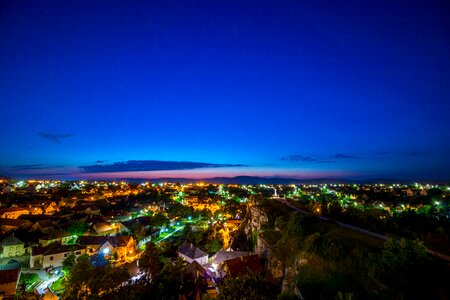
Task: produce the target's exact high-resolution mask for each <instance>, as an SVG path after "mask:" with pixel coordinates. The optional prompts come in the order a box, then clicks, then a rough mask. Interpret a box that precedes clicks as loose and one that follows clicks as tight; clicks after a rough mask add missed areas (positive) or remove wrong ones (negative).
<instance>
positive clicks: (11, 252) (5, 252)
mask: <svg viewBox="0 0 450 300" xmlns="http://www.w3.org/2000/svg"><path fill="white" fill-rule="evenodd" d="M24 246H25V243H24V242H22V241H21V240H19V239H18V238H16V237H15V236H14V234H12V235H10V236H8V237H6V238H4V239H3V240H2V241H0V251H1V252H0V257H3V258H6V257H15V256H22V255H24V254H25V247H24Z"/></svg>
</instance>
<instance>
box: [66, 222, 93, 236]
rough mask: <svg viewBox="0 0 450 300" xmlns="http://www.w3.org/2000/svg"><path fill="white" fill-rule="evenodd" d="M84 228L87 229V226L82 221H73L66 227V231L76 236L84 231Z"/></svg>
mask: <svg viewBox="0 0 450 300" xmlns="http://www.w3.org/2000/svg"><path fill="white" fill-rule="evenodd" d="M86 230H88V226H87V225H86V224H85V223H83V222H78V221H77V222H75V223H73V224H72V225H71V226H70V227H69V228H67V231H68V232H69V233H70V234H71V235H76V236H80V235H82V234H83V233H85V232H86Z"/></svg>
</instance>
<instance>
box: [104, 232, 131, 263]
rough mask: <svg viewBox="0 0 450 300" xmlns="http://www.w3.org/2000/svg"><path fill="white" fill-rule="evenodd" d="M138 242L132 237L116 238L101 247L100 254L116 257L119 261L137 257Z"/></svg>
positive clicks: (111, 238)
mask: <svg viewBox="0 0 450 300" xmlns="http://www.w3.org/2000/svg"><path fill="white" fill-rule="evenodd" d="M135 250H136V242H135V241H134V239H133V237H132V236H114V237H109V238H108V240H107V241H106V242H105V243H104V244H103V245H101V246H100V248H99V249H98V251H99V253H102V254H104V255H105V256H109V255H116V254H117V258H119V259H125V258H128V257H133V256H134V255H135Z"/></svg>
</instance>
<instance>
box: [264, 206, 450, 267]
mask: <svg viewBox="0 0 450 300" xmlns="http://www.w3.org/2000/svg"><path fill="white" fill-rule="evenodd" d="M272 199H274V200H276V201H278V202H280V203H283V204H284V205H286V206H289V207H290V208H292V209H295V210H296V211H298V212H300V213H302V214H305V215H309V214H311V213H310V212H308V211H306V210H303V209H301V208H298V207H296V206H294V205H292V204H290V203H289V202H288V201H287V200H286V199H284V198H272ZM318 217H319V219H321V220H322V221H331V222H334V223H336V224H337V225H339V226H341V227H345V228H349V229H352V230H355V231H358V232H361V233H363V234H366V235H369V236H372V237H374V238H377V239H380V240H384V241H387V240H389V239H390V237H389V236H387V235H383V234H379V233H376V232H372V231H370V230H367V229H364V228H361V227H357V226H353V225H349V224H346V223H342V222H339V221H334V220H332V219H330V218H327V217H323V216H318ZM425 251H426V252H427V253H428V254H431V255H433V256H435V257H438V258H440V259H443V260H446V261H450V256H448V255H445V254H442V253H439V252H436V251H434V250H431V249H428V248H427V249H425Z"/></svg>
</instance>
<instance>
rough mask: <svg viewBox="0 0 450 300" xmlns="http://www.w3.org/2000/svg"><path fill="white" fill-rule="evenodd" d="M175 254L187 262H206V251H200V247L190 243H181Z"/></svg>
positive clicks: (202, 263)
mask: <svg viewBox="0 0 450 300" xmlns="http://www.w3.org/2000/svg"><path fill="white" fill-rule="evenodd" d="M177 255H178V256H179V257H181V258H183V259H184V260H186V261H187V262H188V263H191V262H193V261H194V260H195V261H196V262H198V263H199V264H201V265H204V264H207V263H208V253H206V252H204V251H202V250H201V249H199V248H197V247H195V246H194V245H193V244H191V243H186V242H185V243H183V244H181V245H180V247H178V251H177Z"/></svg>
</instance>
